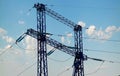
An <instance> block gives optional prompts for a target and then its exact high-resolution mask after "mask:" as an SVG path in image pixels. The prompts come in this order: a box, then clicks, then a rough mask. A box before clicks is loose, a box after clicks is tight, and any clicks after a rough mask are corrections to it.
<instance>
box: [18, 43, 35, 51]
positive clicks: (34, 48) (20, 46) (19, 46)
mask: <svg viewBox="0 0 120 76" xmlns="http://www.w3.org/2000/svg"><path fill="white" fill-rule="evenodd" d="M16 45H17V46H18V47H19V48H21V49H23V50H35V49H36V48H34V49H26V48H23V47H21V46H20V45H18V44H16Z"/></svg>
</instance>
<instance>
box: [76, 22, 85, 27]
mask: <svg viewBox="0 0 120 76" xmlns="http://www.w3.org/2000/svg"><path fill="white" fill-rule="evenodd" d="M78 25H80V26H82V27H85V26H86V24H85V22H83V21H79V22H78Z"/></svg>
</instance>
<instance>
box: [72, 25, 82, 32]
mask: <svg viewBox="0 0 120 76" xmlns="http://www.w3.org/2000/svg"><path fill="white" fill-rule="evenodd" d="M74 31H82V27H81V26H80V25H76V26H75V27H74Z"/></svg>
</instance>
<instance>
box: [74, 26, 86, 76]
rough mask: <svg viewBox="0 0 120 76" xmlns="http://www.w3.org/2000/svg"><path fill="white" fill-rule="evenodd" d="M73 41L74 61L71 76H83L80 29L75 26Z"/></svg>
mask: <svg viewBox="0 0 120 76" xmlns="http://www.w3.org/2000/svg"><path fill="white" fill-rule="evenodd" d="M74 41H75V51H76V55H75V60H74V72H73V76H84V63H83V61H84V56H83V42H82V27H81V26H80V25H76V26H75V28H74Z"/></svg>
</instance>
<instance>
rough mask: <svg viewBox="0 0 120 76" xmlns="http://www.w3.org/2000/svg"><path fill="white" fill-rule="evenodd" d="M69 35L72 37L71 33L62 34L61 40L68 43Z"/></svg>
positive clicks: (69, 40)
mask: <svg viewBox="0 0 120 76" xmlns="http://www.w3.org/2000/svg"><path fill="white" fill-rule="evenodd" d="M71 37H73V34H72V33H66V34H65V35H64V36H61V42H62V43H67V44H70V43H71V39H70V38H71Z"/></svg>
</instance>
